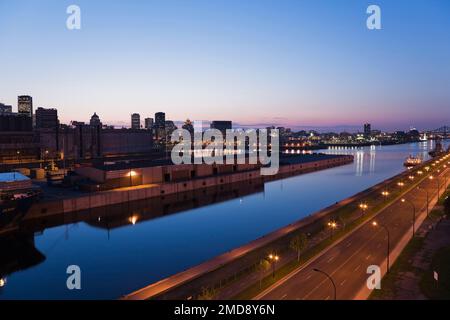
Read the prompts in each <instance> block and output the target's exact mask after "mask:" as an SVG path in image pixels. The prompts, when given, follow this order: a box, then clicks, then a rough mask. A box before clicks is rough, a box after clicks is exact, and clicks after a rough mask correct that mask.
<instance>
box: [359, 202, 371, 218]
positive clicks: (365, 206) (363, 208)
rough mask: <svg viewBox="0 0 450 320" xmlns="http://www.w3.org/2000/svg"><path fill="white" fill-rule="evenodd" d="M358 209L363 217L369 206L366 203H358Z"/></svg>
mask: <svg viewBox="0 0 450 320" xmlns="http://www.w3.org/2000/svg"><path fill="white" fill-rule="evenodd" d="M359 208H360V209H361V210H362V215H363V216H364V214H365V213H366V210H367V209H368V208H369V206H368V205H367V203H360V204H359Z"/></svg>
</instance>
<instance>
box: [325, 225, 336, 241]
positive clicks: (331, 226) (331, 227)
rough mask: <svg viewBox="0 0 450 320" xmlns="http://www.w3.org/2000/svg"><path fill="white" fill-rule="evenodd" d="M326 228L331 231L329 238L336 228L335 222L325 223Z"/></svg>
mask: <svg viewBox="0 0 450 320" xmlns="http://www.w3.org/2000/svg"><path fill="white" fill-rule="evenodd" d="M327 225H328V227H329V228H330V229H331V238H333V236H334V230H335V229H336V228H337V223H336V221H330V222H328V223H327Z"/></svg>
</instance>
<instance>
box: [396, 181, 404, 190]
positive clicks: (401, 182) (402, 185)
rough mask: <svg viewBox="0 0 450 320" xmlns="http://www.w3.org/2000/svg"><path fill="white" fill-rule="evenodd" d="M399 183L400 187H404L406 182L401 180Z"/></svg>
mask: <svg viewBox="0 0 450 320" xmlns="http://www.w3.org/2000/svg"><path fill="white" fill-rule="evenodd" d="M397 185H398V186H399V187H400V188H403V187H404V186H405V183H404V182H403V181H400V182H398V183H397Z"/></svg>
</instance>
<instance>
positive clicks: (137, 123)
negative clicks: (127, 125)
mask: <svg viewBox="0 0 450 320" xmlns="http://www.w3.org/2000/svg"><path fill="white" fill-rule="evenodd" d="M140 128H141V116H140V115H139V113H133V114H132V115H131V129H140Z"/></svg>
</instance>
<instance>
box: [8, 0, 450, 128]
mask: <svg viewBox="0 0 450 320" xmlns="http://www.w3.org/2000/svg"><path fill="white" fill-rule="evenodd" d="M68 4H69V3H68V2H67V3H66V2H62V3H61V4H58V5H55V4H54V3H52V2H49V1H48V2H46V1H44V2H41V3H40V4H39V5H37V4H35V3H33V2H32V1H17V2H16V1H15V2H11V1H1V2H0V8H1V9H2V10H0V18H1V19H0V37H1V38H2V41H3V43H4V44H5V47H6V48H8V49H7V50H3V51H2V52H1V53H0V59H2V60H3V61H6V62H7V63H4V64H2V66H1V68H0V70H1V71H2V74H6V75H8V77H3V78H2V79H1V80H0V88H1V89H0V99H1V102H3V103H5V104H11V105H13V106H16V101H17V100H16V99H17V96H19V95H23V94H27V95H30V96H32V97H35V98H36V101H35V103H34V106H35V108H37V107H48V108H57V109H58V110H60V113H61V122H63V123H68V122H70V121H71V120H79V121H87V120H88V119H89V117H90V116H91V115H92V114H93V113H94V111H95V112H97V114H99V115H100V117H101V118H102V121H104V122H105V123H109V124H113V125H119V126H121V125H126V124H129V117H130V115H131V113H134V112H136V113H139V114H141V116H142V117H143V118H145V117H147V116H148V115H153V114H154V113H155V112H158V111H164V112H166V114H168V116H169V118H170V119H174V120H175V121H184V120H185V119H186V118H190V119H191V120H202V119H208V120H210V121H212V120H226V119H232V120H233V122H234V123H236V124H238V125H239V126H243V127H244V126H259V125H261V124H264V126H266V125H275V126H286V127H292V128H294V129H295V128H300V127H318V128H321V127H325V128H333V127H347V126H349V127H356V126H358V127H359V126H360V125H361V124H363V123H365V122H370V123H372V124H373V125H374V127H377V128H379V129H382V130H394V129H403V130H407V129H408V128H410V127H416V128H418V129H419V130H424V129H433V128H437V127H439V126H441V125H444V124H445V123H443V122H445V121H443V120H442V119H447V118H448V114H449V112H448V105H449V104H450V93H449V92H448V90H447V88H446V84H447V83H448V80H449V78H450V67H449V65H448V63H446V62H447V61H448V60H449V58H450V45H449V44H448V42H445V41H442V39H445V37H444V36H445V34H446V32H447V31H448V30H449V28H450V23H449V21H450V19H449V16H450V10H446V9H448V8H449V6H450V4H449V3H448V2H446V1H435V2H433V5H427V4H426V3H424V2H421V1H413V2H411V1H397V2H396V3H395V4H393V3H390V2H387V1H379V3H378V4H379V5H380V7H381V8H382V14H383V29H382V30H377V31H370V30H368V29H367V28H366V27H365V21H366V18H367V15H366V13H365V10H366V8H367V4H366V3H364V2H360V3H352V4H349V5H346V6H345V8H341V7H340V6H339V5H337V4H336V3H333V2H332V1H320V2H319V3H317V2H311V1H305V2H301V3H298V2H295V1H285V2H284V3H283V5H279V3H277V4H275V2H273V1H262V2H258V4H254V3H249V2H242V1H240V2H238V1H236V2H234V3H233V6H230V5H227V4H228V3H225V2H222V1H214V2H207V1H193V2H192V3H190V4H186V3H183V2H179V1H165V2H159V1H155V2H151V3H146V4H141V3H139V6H138V5H137V2H133V1H131V2H128V3H119V2H114V1H108V2H102V1H98V2H96V3H91V2H88V1H79V2H78V3H77V5H79V6H80V8H81V13H82V29H81V30H76V31H69V30H67V29H66V27H65V19H66V17H67V15H66V14H65V9H66V7H67V5H68ZM404 7H408V10H407V11H405V10H403V9H404ZM129 17H132V18H129ZM417 21H421V24H420V25H418V24H417ZM387 31H389V32H387ZM43 35H45V37H43ZM27 48H28V49H29V50H31V51H29V50H25V49H27ZM30 48H31V49H30ZM49 48H51V50H50V49H49ZM29 52H32V53H33V55H32V57H31V58H30V56H29ZM15 70H22V72H20V73H17V72H15ZM23 70H26V73H24V71H23ZM24 74H25V75H26V76H24ZM110 110H114V112H111V111H110ZM430 110H431V111H433V112H430ZM256 111H257V112H256ZM255 114H257V116H256V115H255Z"/></svg>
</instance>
